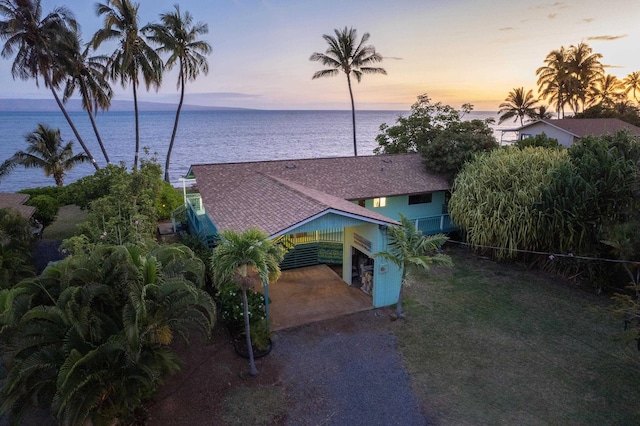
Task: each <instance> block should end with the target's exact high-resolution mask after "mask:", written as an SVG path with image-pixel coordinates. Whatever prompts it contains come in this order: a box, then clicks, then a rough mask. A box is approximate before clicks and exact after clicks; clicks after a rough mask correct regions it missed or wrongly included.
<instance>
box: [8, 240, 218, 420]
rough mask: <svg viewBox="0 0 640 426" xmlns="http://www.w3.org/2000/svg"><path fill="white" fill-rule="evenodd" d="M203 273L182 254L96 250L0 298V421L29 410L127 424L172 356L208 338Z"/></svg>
mask: <svg viewBox="0 0 640 426" xmlns="http://www.w3.org/2000/svg"><path fill="white" fill-rule="evenodd" d="M203 282H204V264H203V263H202V261H200V260H199V259H197V257H195V256H194V255H193V252H191V251H190V250H189V249H188V248H187V247H185V246H180V245H175V246H152V247H140V246H131V245H128V246H104V245H103V246H98V247H95V248H93V249H91V250H90V251H88V252H86V253H77V254H75V255H73V256H71V257H68V258H66V259H64V260H63V261H61V262H59V263H58V264H56V265H50V266H49V267H48V268H47V269H46V270H45V271H44V272H43V273H42V274H41V275H40V276H39V277H36V278H33V279H30V280H25V281H22V282H21V283H20V284H18V285H17V286H15V287H14V288H12V289H10V290H4V291H2V292H0V329H1V330H2V336H3V338H4V339H5V341H6V342H7V345H6V347H7V351H6V352H5V354H4V355H5V356H10V357H11V361H12V362H11V363H10V364H8V365H9V366H10V367H9V373H8V375H7V378H6V380H5V383H4V385H3V387H2V390H1V395H2V405H1V409H0V412H2V413H7V412H10V413H11V414H12V416H13V417H14V418H13V419H12V420H13V421H15V422H19V420H20V416H21V414H22V413H24V411H25V410H27V409H28V407H29V406H30V404H33V403H35V404H39V405H41V406H44V407H49V408H50V409H51V410H52V412H53V414H54V416H55V417H56V420H57V421H58V422H59V423H60V424H106V423H109V424H112V423H122V424H130V423H131V422H132V421H133V420H134V417H135V416H136V413H137V412H138V411H139V410H140V408H141V405H142V404H143V403H144V402H145V401H147V400H148V399H150V398H151V397H152V395H153V393H154V392H155V391H156V390H157V389H158V386H159V385H160V383H161V381H162V380H163V378H164V377H166V375H167V374H170V373H172V372H175V371H177V370H178V369H179V359H178V358H177V356H176V355H175V354H174V353H173V351H172V350H171V348H170V346H169V345H170V343H171V341H172V340H173V339H174V338H175V337H181V338H183V339H184V340H187V339H188V337H189V334H190V332H191V331H197V332H200V333H202V334H204V335H205V336H209V335H210V330H211V327H212V326H213V323H214V320H215V305H214V304H213V300H212V299H211V297H210V296H209V295H208V294H207V293H206V292H204V291H203V290H202V285H203Z"/></svg>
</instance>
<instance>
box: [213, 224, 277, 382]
mask: <svg viewBox="0 0 640 426" xmlns="http://www.w3.org/2000/svg"><path fill="white" fill-rule="evenodd" d="M283 257H284V249H283V248H282V247H281V246H280V245H278V244H276V243H274V242H273V241H272V240H269V239H268V235H267V234H265V233H264V232H263V231H261V230H259V229H249V230H247V231H244V232H242V233H239V232H235V231H232V230H225V231H222V232H221V233H220V244H219V245H218V246H216V248H215V249H214V250H213V256H212V257H211V269H212V270H213V275H214V277H215V282H216V283H217V284H221V283H224V282H226V281H228V280H232V281H233V282H235V283H236V284H237V285H238V287H240V290H241V291H242V303H243V308H244V326H245V336H246V341H247V350H248V352H249V374H251V375H252V376H255V375H256V374H258V370H257V369H256V365H255V361H254V359H253V348H252V344H251V328H250V324H249V303H248V300H247V290H248V289H250V288H253V287H254V286H255V284H256V281H257V280H259V281H260V282H262V283H265V282H268V281H276V280H277V279H278V278H279V277H280V262H281V261H282V258H283Z"/></svg>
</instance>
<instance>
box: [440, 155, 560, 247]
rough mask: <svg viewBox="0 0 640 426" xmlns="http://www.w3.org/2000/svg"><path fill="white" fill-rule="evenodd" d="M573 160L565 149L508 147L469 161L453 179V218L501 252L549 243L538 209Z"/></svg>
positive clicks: (472, 237)
mask: <svg viewBox="0 0 640 426" xmlns="http://www.w3.org/2000/svg"><path fill="white" fill-rule="evenodd" d="M567 162H568V157H567V154H566V152H565V151H558V150H548V149H545V148H524V149H517V148H513V147H510V148H505V149H500V150H494V151H491V152H488V153H485V154H482V155H479V156H478V157H477V158H476V159H475V160H473V161H472V162H470V163H467V164H466V166H465V167H464V168H463V169H462V171H461V172H460V173H459V174H458V176H457V177H456V179H455V182H454V184H453V194H452V196H451V200H450V201H449V212H450V214H451V218H452V220H453V221H454V222H455V223H456V224H457V225H458V226H460V227H461V228H462V230H463V231H464V233H465V235H466V238H467V240H468V241H469V242H470V243H471V244H473V245H476V246H490V247H498V249H496V250H495V254H496V255H497V256H498V257H501V258H504V257H515V256H516V254H517V253H516V250H517V249H527V250H535V249H539V248H542V247H544V242H545V241H547V240H548V238H547V237H548V235H547V234H548V231H547V230H546V229H545V227H544V216H543V213H542V212H541V211H540V210H538V209H536V204H537V203H539V202H540V199H541V196H542V191H543V189H544V188H545V186H546V185H547V184H549V182H551V180H552V179H553V178H554V172H555V170H556V169H558V168H559V167H560V166H561V165H562V164H565V163H567Z"/></svg>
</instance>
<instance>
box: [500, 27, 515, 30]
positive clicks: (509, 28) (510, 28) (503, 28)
mask: <svg viewBox="0 0 640 426" xmlns="http://www.w3.org/2000/svg"><path fill="white" fill-rule="evenodd" d="M512 30H515V27H502V28H498V31H512Z"/></svg>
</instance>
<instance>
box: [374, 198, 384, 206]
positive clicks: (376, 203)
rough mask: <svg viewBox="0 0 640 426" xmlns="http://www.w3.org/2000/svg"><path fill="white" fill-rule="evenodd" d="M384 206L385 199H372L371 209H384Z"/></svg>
mask: <svg viewBox="0 0 640 426" xmlns="http://www.w3.org/2000/svg"><path fill="white" fill-rule="evenodd" d="M386 205H387V199H386V198H385V197H380V198H374V199H373V207H384V206H386Z"/></svg>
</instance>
